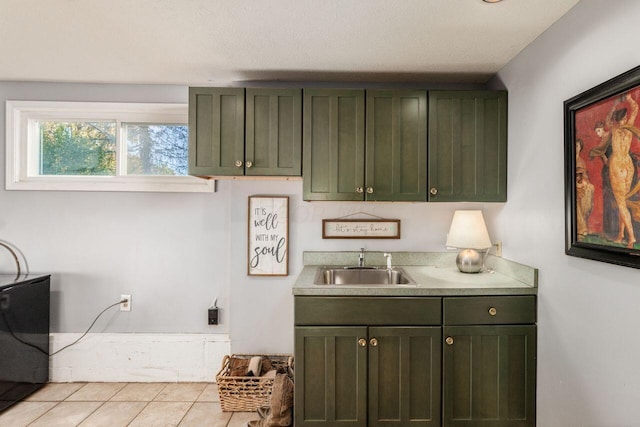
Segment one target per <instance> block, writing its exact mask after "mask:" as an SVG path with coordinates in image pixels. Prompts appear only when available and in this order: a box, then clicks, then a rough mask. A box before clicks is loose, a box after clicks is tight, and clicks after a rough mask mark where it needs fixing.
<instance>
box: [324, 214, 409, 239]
mask: <svg viewBox="0 0 640 427" xmlns="http://www.w3.org/2000/svg"><path fill="white" fill-rule="evenodd" d="M322 238H323V239H399V238H400V220H399V219H342V218H337V219H323V220H322Z"/></svg>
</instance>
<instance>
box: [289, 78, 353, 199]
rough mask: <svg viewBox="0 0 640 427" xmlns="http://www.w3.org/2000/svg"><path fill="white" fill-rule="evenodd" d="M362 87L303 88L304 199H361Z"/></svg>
mask: <svg viewBox="0 0 640 427" xmlns="http://www.w3.org/2000/svg"><path fill="white" fill-rule="evenodd" d="M364 107H365V103H364V90H350V89H347V90H341V89H310V90H307V89H305V91H304V117H303V138H302V140H303V148H304V149H303V159H304V163H303V175H304V179H303V193H304V195H303V197H304V200H363V187H364V118H365V115H364Z"/></svg>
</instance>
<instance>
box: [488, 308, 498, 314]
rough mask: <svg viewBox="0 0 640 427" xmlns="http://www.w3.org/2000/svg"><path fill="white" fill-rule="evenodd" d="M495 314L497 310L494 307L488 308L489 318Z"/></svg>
mask: <svg viewBox="0 0 640 427" xmlns="http://www.w3.org/2000/svg"><path fill="white" fill-rule="evenodd" d="M497 313H498V310H496V308H495V307H491V308H489V315H490V316H495V315H496V314H497Z"/></svg>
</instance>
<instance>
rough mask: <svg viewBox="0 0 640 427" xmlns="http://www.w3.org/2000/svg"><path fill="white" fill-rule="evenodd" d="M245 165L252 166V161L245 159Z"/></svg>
mask: <svg viewBox="0 0 640 427" xmlns="http://www.w3.org/2000/svg"><path fill="white" fill-rule="evenodd" d="M244 165H245V166H246V167H248V168H250V167H251V166H253V162H252V161H250V160H247V163H245V164H244Z"/></svg>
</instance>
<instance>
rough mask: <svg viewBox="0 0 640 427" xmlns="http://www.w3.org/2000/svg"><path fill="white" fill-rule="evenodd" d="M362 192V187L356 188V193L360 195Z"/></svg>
mask: <svg viewBox="0 0 640 427" xmlns="http://www.w3.org/2000/svg"><path fill="white" fill-rule="evenodd" d="M363 191H364V190H363V189H362V187H356V193H362V192H363Z"/></svg>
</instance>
